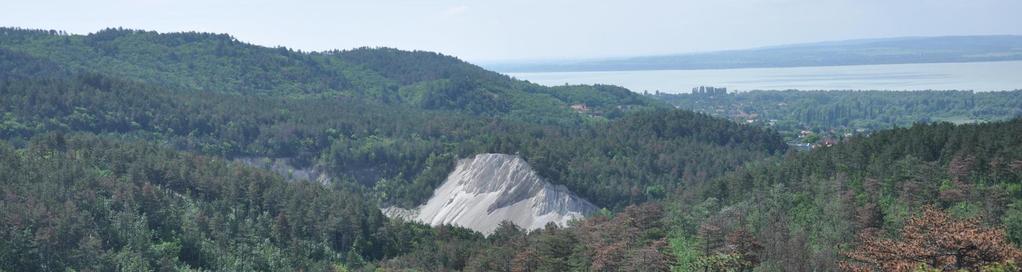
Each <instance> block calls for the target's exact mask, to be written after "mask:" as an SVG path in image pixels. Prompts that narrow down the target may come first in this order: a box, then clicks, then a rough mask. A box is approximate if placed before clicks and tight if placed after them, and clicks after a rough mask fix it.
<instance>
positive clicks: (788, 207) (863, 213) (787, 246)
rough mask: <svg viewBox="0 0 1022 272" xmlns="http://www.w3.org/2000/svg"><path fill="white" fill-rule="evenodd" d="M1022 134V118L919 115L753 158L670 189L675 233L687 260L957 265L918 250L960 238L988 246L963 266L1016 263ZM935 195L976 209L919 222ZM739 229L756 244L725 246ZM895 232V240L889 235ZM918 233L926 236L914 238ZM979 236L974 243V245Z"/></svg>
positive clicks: (956, 209)
mask: <svg viewBox="0 0 1022 272" xmlns="http://www.w3.org/2000/svg"><path fill="white" fill-rule="evenodd" d="M1019 135H1022V119H1014V120H1010V121H1002V122H991V123H984V124H968V125H953V124H951V123H936V124H917V125H915V126H912V127H911V128H897V129H892V130H886V131H881V132H878V133H875V134H873V135H871V136H868V137H854V138H852V139H850V140H849V141H848V142H846V143H841V144H838V145H834V146H832V147H824V148H819V149H815V150H813V151H811V152H802V153H797V154H789V155H788V156H786V157H785V158H783V159H782V158H776V159H770V160H765V161H761V162H757V163H753V164H750V165H747V166H746V167H743V168H742V169H740V170H738V171H735V172H732V173H729V174H727V175H725V176H722V177H720V178H716V179H714V180H713V181H711V182H707V183H703V184H701V185H700V186H699V188H698V189H696V188H692V190H690V191H689V192H688V193H686V194H680V195H676V196H675V197H674V200H672V201H669V202H670V203H672V204H673V205H676V206H675V207H674V210H675V215H674V216H672V217H671V218H674V219H675V220H676V221H673V224H675V225H677V226H680V227H681V229H680V231H679V232H677V233H678V235H677V236H676V237H675V238H673V239H675V240H674V241H675V242H674V244H675V245H676V246H678V248H677V249H678V251H677V253H678V255H679V260H681V261H683V262H688V265H690V266H691V267H703V266H701V265H700V264H699V263H698V261H697V260H699V259H701V258H703V259H704V260H705V258H710V259H712V258H715V257H714V256H716V257H721V256H724V257H726V256H728V255H730V256H731V257H737V258H754V260H755V263H746V264H744V265H741V266H739V267H755V266H759V267H762V268H768V269H767V270H780V271H808V270H809V269H811V268H813V269H816V270H824V271H827V270H831V271H832V270H837V269H838V265H839V264H840V263H842V262H844V263H845V265H848V266H853V267H863V268H870V269H869V270H853V269H848V271H891V270H890V267H893V266H895V265H909V266H912V267H920V266H922V265H929V267H942V266H940V265H942V264H946V265H953V264H947V263H946V262H947V261H946V260H945V261H940V260H937V259H940V258H937V257H934V260H936V261H920V260H921V259H918V258H919V256H946V255H942V254H944V253H939V252H952V251H955V250H960V252H968V253H966V254H971V255H970V256H986V257H983V258H985V259H983V260H977V261H975V262H969V261H963V262H961V263H959V264H957V265H965V266H959V267H960V268H962V269H966V270H969V269H977V271H978V268H979V267H986V269H994V267H996V266H995V265H994V264H995V263H1000V264H1005V263H1007V262H1009V261H1011V262H1014V263H1015V264H1018V261H1020V260H1022V254H1020V253H1019V251H1018V249H1017V245H1018V244H1019V243H1020V242H1022V138H1020V137H1019ZM927 207H931V208H933V209H935V210H936V211H940V212H943V213H946V214H949V215H950V216H951V218H955V219H954V220H971V221H960V222H967V223H955V224H962V225H959V226H964V229H962V228H961V227H959V228H956V227H952V223H950V222H944V221H941V220H943V219H942V218H943V217H942V216H935V215H937V213H932V212H930V213H928V214H929V215H934V216H929V215H928V218H927V219H924V221H921V223H923V225H922V226H920V225H917V224H918V223H920V222H919V221H913V220H912V218H913V217H915V216H917V215H920V214H924V212H923V211H924V210H927ZM982 228H990V229H999V230H1004V231H1006V232H1005V233H1006V235H1001V234H999V232H998V231H990V230H980V229H982ZM906 233H909V234H906ZM977 233H989V234H983V235H985V236H977V235H976V234H977ZM736 234H741V235H749V236H747V238H750V239H746V241H745V243H746V244H745V245H750V244H755V245H756V247H747V250H744V251H743V250H739V251H732V250H731V249H728V248H726V247H725V246H726V245H728V244H732V245H733V244H734V242H725V241H726V240H728V239H730V238H728V237H732V236H733V235H736ZM938 237H943V238H938ZM1005 238H1006V240H1005ZM888 239H892V240H890V241H895V242H890V243H887V242H883V241H888ZM913 239H915V240H913ZM927 239H942V241H940V242H935V241H933V240H927ZM1009 241H1010V243H1009ZM878 243H879V244H878ZM883 243H887V244H883ZM913 243H915V244H917V245H919V244H925V245H927V246H919V247H912V246H908V245H910V244H913ZM934 243H946V244H943V245H944V246H939V245H934ZM931 245H932V246H931ZM959 245H961V249H958V248H957V246H959ZM970 245H974V246H976V247H977V248H973V249H967V248H966V247H970ZM891 248H899V250H895V251H891V250H888V249H891ZM927 252H929V253H927ZM927 254H929V255H927ZM736 265H738V264H736ZM882 265H888V266H882ZM945 267H946V266H945ZM951 267H953V266H951ZM1009 267H1010V266H1009ZM873 269H877V270H873ZM984 271H997V270H984ZM1005 271H1016V270H1015V269H1006V270H1005Z"/></svg>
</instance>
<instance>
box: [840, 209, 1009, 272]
mask: <svg viewBox="0 0 1022 272" xmlns="http://www.w3.org/2000/svg"><path fill="white" fill-rule="evenodd" d="M860 239H861V241H862V243H861V244H860V245H859V246H858V247H857V248H855V249H854V250H852V251H849V252H846V253H845V256H846V257H848V260H847V261H844V262H842V263H841V267H842V269H844V270H846V271H914V270H916V269H917V268H919V267H921V266H926V267H928V268H931V269H939V270H941V271H960V270H967V271H980V268H982V267H985V266H988V265H996V264H1005V263H1015V264H1018V263H1019V261H1022V251H1020V250H1019V249H1018V248H1015V247H1014V246H1013V245H1011V243H1009V242H1008V241H1006V240H1005V235H1004V231H1003V230H1001V229H996V228H986V227H983V226H981V225H980V220H979V219H978V218H973V219H966V220H962V219H955V218H952V217H951V216H949V215H948V214H946V213H944V212H942V211H940V210H938V209H936V208H933V207H925V208H923V211H922V214H920V215H918V216H916V217H913V218H911V219H909V220H908V221H907V222H906V223H905V226H904V227H903V228H902V229H901V238H900V239H897V240H895V239H885V238H882V237H879V236H878V235H876V234H870V233H864V234H861V235H860Z"/></svg>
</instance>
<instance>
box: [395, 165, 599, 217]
mask: <svg viewBox="0 0 1022 272" xmlns="http://www.w3.org/2000/svg"><path fill="white" fill-rule="evenodd" d="M596 210H597V207H596V206H595V205H593V204H592V203H589V201H586V200H585V199H582V198H580V197H578V196H576V195H574V194H572V193H571V192H570V191H568V189H567V188H566V187H564V186H563V185H553V184H550V183H549V182H546V181H545V180H543V179H542V178H541V177H540V176H539V175H537V174H536V172H535V171H533V170H532V168H531V167H529V164H528V163H526V162H525V160H523V159H521V158H519V157H518V156H514V155H506V154H479V155H476V156H474V157H472V158H466V159H461V160H459V161H458V164H457V166H456V167H455V169H454V171H453V172H451V174H450V175H449V176H448V177H447V180H446V181H444V183H443V185H441V186H440V187H439V188H437V189H436V190H435V191H434V192H433V197H432V198H430V199H429V201H427V202H426V203H425V204H423V205H422V206H419V207H418V208H416V209H415V210H406V209H400V208H385V209H383V211H384V214H387V215H388V216H391V217H400V218H405V219H408V220H414V221H419V222H423V223H427V224H430V225H434V226H436V225H443V224H452V225H458V226H462V227H466V228H470V229H473V230H476V231H479V232H482V233H483V234H487V235H489V234H490V233H492V232H493V230H494V229H496V228H497V225H498V224H500V222H501V221H505V220H507V221H511V222H512V223H515V224H516V225H518V226H519V227H522V228H525V229H528V230H533V229H538V228H542V227H544V226H546V224H547V223H550V222H553V223H556V224H558V225H561V226H565V225H566V224H567V223H568V221H570V220H572V219H575V218H581V217H584V216H586V215H589V214H591V213H593V212H595V211H596Z"/></svg>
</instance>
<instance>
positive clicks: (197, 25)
mask: <svg viewBox="0 0 1022 272" xmlns="http://www.w3.org/2000/svg"><path fill="white" fill-rule="evenodd" d="M1020 11H1022V0H649V1H641V0H631V1H625V0H517V1H514V0H507V1H494V0H474V1H469V0H435V1H429V0H371V1H344V0H341V1H336V0H335V1H326V0H317V1H265V0H251V1H217V0H90V1H80V0H74V1H72V0H67V1H47V0H0V26H9V27H22V28H41V29H56V30H64V31H68V32H71V33H77V34H87V33H91V32H95V31H97V30H100V29H103V28H107V27H124V28H132V29H145V30H156V31H160V32H176V31H202V32H217V33H228V34H231V35H233V36H234V37H236V38H238V39H239V40H242V41H245V42H249V43H254V44H258V45H264V46H286V47H289V48H295V49H302V50H306V51H321V50H330V49H349V48H355V47H362V46H387V47H395V48H400V49H407V50H412V49H415V50H428V51H437V52H441V53H444V54H448V55H453V56H457V57H459V58H462V59H465V60H468V61H471V62H480V63H493V62H507V61H536V60H564V59H580V58H606V57H626V56H642V55H659V54H675V53H688V52H706V51H716V50H727V49H743V48H751V47H760V46H770V45H780V44H790V43H802V42H818V41H831V40H847V39H860V38H883V37H900V36H943V35H987V34H1016V35H1020V34H1022V16H1018V13H1019V12H1020Z"/></svg>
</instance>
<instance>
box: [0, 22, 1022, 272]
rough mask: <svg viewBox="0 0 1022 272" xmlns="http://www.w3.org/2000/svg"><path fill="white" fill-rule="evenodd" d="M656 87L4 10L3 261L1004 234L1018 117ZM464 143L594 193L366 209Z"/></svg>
mask: <svg viewBox="0 0 1022 272" xmlns="http://www.w3.org/2000/svg"><path fill="white" fill-rule="evenodd" d="M954 94H955V95H958V93H954ZM1007 94H1011V93H1007ZM969 95H975V96H979V95H980V94H971V93H970V94H969ZM997 95H1005V94H997ZM657 98H661V99H663V97H648V96H643V95H640V94H636V93H633V92H631V91H629V90H627V89H624V88H620V87H616V86H606V85H595V86H587V85H578V86H558V87H545V86H540V85H535V84H532V83H528V82H525V81H519V80H516V79H513V78H510V77H507V76H504V75H501V74H498V73H494V72H490V71H487V70H484V69H482V68H479V67H477V66H474V65H471V64H468V63H466V62H463V61H461V60H458V59H456V58H453V57H450V56H445V55H441V54H437V53H431V52H420V51H401V50H396V49H389V48H360V49H353V50H345V51H327V52H301V51H295V50H290V49H287V48H266V47H260V46H256V45H251V44H246V43H243V42H239V41H237V40H236V39H234V38H233V37H230V36H228V35H223V34H209V33H166V34H161V33H156V32H148V31H138V30H125V29H108V30H103V31H99V32H97V33H93V34H89V35H69V34H66V33H62V32H59V31H42V30H24V29H15V28H0V114H2V116H0V118H2V120H0V176H2V177H0V184H2V186H0V219H2V222H0V271H57V270H60V271H68V270H75V271H110V270H128V271H146V270H161V271H166V270H169V271H252V270H260V271H294V270H299V271H349V270H364V271H374V270H382V271H392V270H413V271H461V270H463V271H669V270H673V271H693V270H703V271H752V270H755V271H810V270H813V269H815V270H817V271H821V270H822V271H835V270H849V271H858V270H855V269H860V268H862V269H870V268H871V267H873V268H876V269H887V268H889V267H895V266H897V267H902V266H904V265H908V266H912V267H915V266H919V265H929V266H930V268H937V269H942V268H941V267H940V265H942V263H940V262H944V261H946V259H947V257H946V256H943V255H941V256H937V255H933V256H937V257H933V258H937V259H939V260H938V261H939V262H930V263H924V262H916V261H911V260H915V259H911V258H910V257H913V256H909V257H905V258H902V259H898V258H895V257H897V256H895V257H891V256H890V255H885V253H884V252H881V251H877V248H883V247H885V246H888V247H893V246H900V247H905V248H912V247H913V245H917V244H919V243H924V242H926V241H925V239H923V238H919V239H915V240H913V239H911V238H913V237H916V238H918V237H927V236H932V235H935V233H934V232H932V231H930V230H927V229H925V228H924V227H922V226H920V225H921V224H922V225H925V223H926V222H942V223H943V224H946V225H947V226H949V227H947V228H941V229H940V231H944V232H941V233H936V234H941V235H945V236H947V237H948V239H952V240H953V239H959V240H961V243H963V244H969V243H972V244H977V243H979V246H980V247H981V249H979V251H975V252H966V253H963V254H973V255H968V256H974V255H975V256H977V257H976V260H978V261H975V262H972V261H970V263H968V264H962V265H965V266H962V265H959V268H964V269H970V268H973V267H980V266H982V267H986V268H998V269H1004V270H1009V271H1010V270H1011V269H1013V266H1011V263H1010V262H1011V261H1015V262H1016V263H1017V261H1019V260H1020V259H1019V255H1022V253H1018V249H1017V245H1018V244H1019V243H1020V242H1022V204H1019V203H1016V202H1019V199H1022V189H1020V188H1022V157H1020V156H1019V154H1022V150H1020V148H1022V142H1019V139H1018V137H1017V135H1022V134H1020V133H1022V121H1020V120H1022V119H1015V120H1012V121H998V122H988V123H983V124H968V125H953V124H950V123H934V124H927V123H920V124H917V125H915V126H912V127H911V128H899V129H894V130H881V131H877V132H875V133H873V134H872V135H862V136H855V137H849V138H848V139H847V141H846V142H844V143H841V144H838V145H834V146H833V147H829V148H821V149H817V150H814V151H811V152H794V151H792V150H789V149H788V145H786V144H785V143H784V139H783V137H782V136H781V135H780V134H778V133H777V132H776V131H775V130H774V129H775V128H771V127H765V126H758V125H749V124H745V123H740V122H733V121H731V120H727V119H724V118H717V117H714V116H712V115H713V114H714V113H713V112H709V113H698V112H694V111H689V110H680V109H671V107H670V105H669V104H668V103H665V102H663V101H661V100H659V99H657ZM991 100H999V101H998V103H1000V104H989V105H994V106H990V108H991V109H992V110H991V111H992V112H996V113H994V114H995V115H997V116H1003V115H1005V114H1008V113H1010V112H1017V110H1018V108H1017V107H1015V108H1011V107H1012V106H1011V105H1012V104H1010V103H1013V102H1011V101H1017V100H1010V99H1003V97H998V98H991ZM942 101H943V100H942ZM946 101H948V102H941V103H958V102H952V101H958V100H955V99H954V98H948V99H947V100H946ZM668 102H672V103H674V102H676V101H673V100H670V99H668ZM925 103H931V102H925ZM971 103H975V102H971ZM983 103H986V102H983ZM983 103H976V104H973V105H980V104H983ZM990 103H993V102H990ZM983 105H987V104H983ZM998 107H999V108H998ZM930 111H931V112H937V110H936V109H930ZM876 114H878V115H879V116H888V115H893V114H894V113H892V112H888V111H882V110H878V111H877V112H876ZM899 114H900V113H899ZM1016 114H1017V113H1016ZM932 116H937V115H936V114H933V115H932ZM878 118H882V117H878ZM994 119H1000V118H993V117H991V118H990V119H983V120H994ZM915 121H918V120H912V121H911V122H915ZM899 122H901V121H899ZM899 125H900V123H899ZM479 153H506V154H516V155H518V156H521V157H522V158H524V159H525V160H526V161H528V163H529V165H531V166H532V167H533V168H534V169H535V170H536V171H537V173H538V174H539V175H540V176H542V177H544V178H545V179H546V180H548V181H549V182H550V183H553V184H556V185H563V186H565V187H566V188H568V189H569V190H570V191H572V192H574V193H576V194H578V195H579V196H581V197H583V198H585V199H587V200H589V201H591V202H592V203H594V204H596V205H597V206H599V207H601V208H602V209H601V210H600V211H599V212H598V213H597V214H595V215H592V216H590V217H589V218H586V219H584V220H578V221H575V222H572V223H570V224H569V226H567V227H564V226H557V225H555V224H551V225H548V226H547V227H545V228H543V229H539V230H533V231H526V230H524V229H521V228H520V227H518V226H515V225H514V224H510V223H504V224H502V225H501V226H500V227H499V228H498V229H497V231H496V232H494V233H493V234H491V235H489V236H484V235H482V234H480V233H478V232H475V231H472V230H469V229H465V228H460V227H456V226H428V225H423V224H419V223H413V222H405V221H402V220H400V219H388V218H386V217H384V216H383V214H382V213H381V212H380V208H383V207H389V206H400V207H405V208H411V207H414V206H416V205H419V204H421V203H423V202H424V201H425V200H426V199H428V198H429V197H430V196H431V194H432V192H433V189H434V188H436V187H437V186H438V185H439V184H440V183H441V182H443V181H444V179H445V178H446V176H447V175H448V174H449V173H450V171H451V170H452V168H453V167H454V163H455V161H456V160H457V159H460V158H465V157H469V156H472V155H474V154H479ZM251 158H256V159H257V160H280V161H285V162H286V163H287V164H289V167H291V168H294V169H315V170H317V171H322V172H324V173H327V174H328V176H329V177H330V179H329V180H328V181H327V182H323V183H320V182H306V181H301V180H296V179H294V178H292V177H290V176H288V175H286V174H284V173H279V172H273V171H268V170H265V169H260V167H253V165H251V164H250V163H247V161H248V160H247V159H251ZM1020 203H1022V202H1020ZM921 229H922V230H921ZM927 231H930V232H927ZM962 233H969V234H970V235H964V236H963V235H962ZM977 237H978V238H977ZM956 241H957V240H956ZM970 245H971V244H970ZM916 247H918V246H916ZM952 247H953V245H952ZM955 249H958V248H950V249H948V250H955ZM994 249H996V250H995V251H998V252H999V253H998V254H1000V255H998V254H993V253H990V251H991V250H994ZM984 250H985V251H984ZM906 252H909V253H911V251H908V250H906ZM924 253H925V252H924ZM1002 253H1003V254H1002ZM915 257H918V256H915ZM970 258H972V257H970ZM959 259H961V257H959ZM891 260H894V261H891ZM905 260H910V261H905ZM970 260H971V259H970ZM896 261H900V262H901V263H898V262H896ZM899 265H901V266H899ZM899 269H900V268H899ZM888 270H890V269H888Z"/></svg>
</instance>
